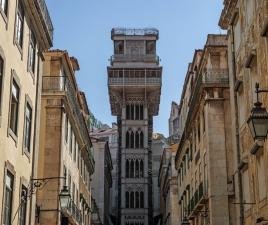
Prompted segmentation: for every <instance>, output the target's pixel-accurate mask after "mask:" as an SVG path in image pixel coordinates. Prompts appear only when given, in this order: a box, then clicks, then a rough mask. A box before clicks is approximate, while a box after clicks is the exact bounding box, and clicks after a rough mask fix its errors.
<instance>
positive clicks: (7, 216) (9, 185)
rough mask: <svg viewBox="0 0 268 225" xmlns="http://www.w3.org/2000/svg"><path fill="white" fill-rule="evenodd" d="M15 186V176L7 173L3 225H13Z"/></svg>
mask: <svg viewBox="0 0 268 225" xmlns="http://www.w3.org/2000/svg"><path fill="white" fill-rule="evenodd" d="M13 184H14V176H13V175H12V174H11V173H10V172H9V171H7V174H6V179H5V198H4V215H3V224H4V225H11V224H12V221H11V216H12V200H13Z"/></svg>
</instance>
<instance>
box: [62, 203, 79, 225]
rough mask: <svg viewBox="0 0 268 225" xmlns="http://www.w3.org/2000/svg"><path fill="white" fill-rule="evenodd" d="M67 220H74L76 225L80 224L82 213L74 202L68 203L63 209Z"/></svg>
mask: <svg viewBox="0 0 268 225" xmlns="http://www.w3.org/2000/svg"><path fill="white" fill-rule="evenodd" d="M65 211H67V213H68V215H69V218H71V219H72V220H74V222H76V223H77V224H82V213H81V211H80V209H78V207H77V206H76V205H75V203H74V201H70V202H69V205H68V207H67V208H66V209H65Z"/></svg>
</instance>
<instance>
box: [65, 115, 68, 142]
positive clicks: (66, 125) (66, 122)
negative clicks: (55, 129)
mask: <svg viewBox="0 0 268 225" xmlns="http://www.w3.org/2000/svg"><path fill="white" fill-rule="evenodd" d="M68 123H69V121H68V117H67V114H66V115H65V142H67V141H68V130H69V129H68Z"/></svg>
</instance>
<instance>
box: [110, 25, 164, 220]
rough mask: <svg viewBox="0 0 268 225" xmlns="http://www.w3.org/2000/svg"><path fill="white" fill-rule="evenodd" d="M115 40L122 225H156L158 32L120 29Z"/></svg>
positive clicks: (113, 97) (113, 85)
mask: <svg viewBox="0 0 268 225" xmlns="http://www.w3.org/2000/svg"><path fill="white" fill-rule="evenodd" d="M111 37H112V40H113V41H114V56H112V57H111V65H110V66H109V67H108V88H109V95H110V104H111V110H112V114H113V115H115V116H117V124H118V130H119V142H118V143H119V158H118V168H119V171H118V177H119V178H120V179H119V180H118V208H119V212H118V215H117V218H118V219H119V221H120V222H118V224H120V225H134V224H135V225H136V224H139V225H148V224H150V225H151V224H153V195H152V190H153V187H152V185H153V182H152V149H151V143H152V134H153V130H152V129H153V116H156V115H157V114H158V110H159V102H160V94H161V77H162V67H160V66H159V59H158V57H157V55H156V41H157V39H158V31H157V30H156V29H153V28H152V29H121V28H115V29H113V30H112V33H111Z"/></svg>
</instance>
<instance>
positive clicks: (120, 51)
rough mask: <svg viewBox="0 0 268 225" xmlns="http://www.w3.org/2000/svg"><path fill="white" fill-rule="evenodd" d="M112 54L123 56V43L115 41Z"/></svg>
mask: <svg viewBox="0 0 268 225" xmlns="http://www.w3.org/2000/svg"><path fill="white" fill-rule="evenodd" d="M114 53H115V54H124V41H115V42H114Z"/></svg>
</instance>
